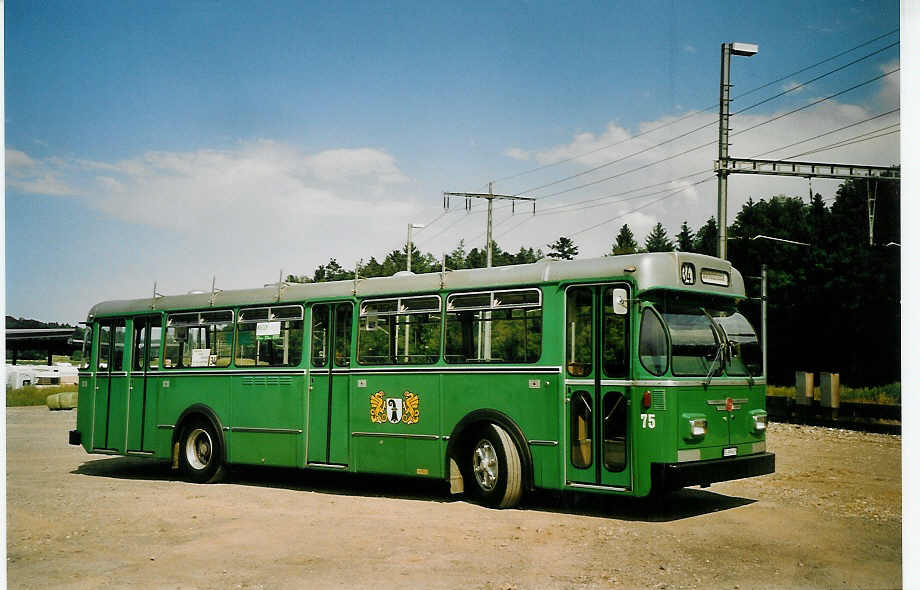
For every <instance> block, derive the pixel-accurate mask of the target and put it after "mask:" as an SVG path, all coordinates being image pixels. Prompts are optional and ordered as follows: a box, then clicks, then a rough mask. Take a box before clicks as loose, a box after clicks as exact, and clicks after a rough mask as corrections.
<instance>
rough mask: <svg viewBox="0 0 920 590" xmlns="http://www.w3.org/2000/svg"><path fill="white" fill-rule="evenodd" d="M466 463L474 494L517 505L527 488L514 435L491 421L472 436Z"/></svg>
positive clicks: (504, 504)
mask: <svg viewBox="0 0 920 590" xmlns="http://www.w3.org/2000/svg"><path fill="white" fill-rule="evenodd" d="M470 440H471V443H472V444H471V445H470V446H469V447H468V449H469V450H468V452H467V457H468V461H467V464H466V479H467V481H468V482H469V483H468V484H466V485H465V486H464V487H466V488H467V489H468V490H469V491H470V494H471V495H472V496H473V497H474V498H476V499H477V500H479V501H480V502H482V503H483V504H487V505H489V506H495V507H497V508H512V507H514V506H517V504H518V502H519V501H520V500H521V495H522V494H523V491H524V481H523V475H522V470H521V455H520V453H518V450H517V447H516V446H515V444H514V441H512V440H511V436H510V435H509V434H508V433H507V432H505V430H504V429H502V428H501V427H499V426H496V425H495V424H489V425H487V426H484V427H483V428H481V429H480V430H478V431H477V432H476V433H475V434H474V436H472V437H471V439H470Z"/></svg>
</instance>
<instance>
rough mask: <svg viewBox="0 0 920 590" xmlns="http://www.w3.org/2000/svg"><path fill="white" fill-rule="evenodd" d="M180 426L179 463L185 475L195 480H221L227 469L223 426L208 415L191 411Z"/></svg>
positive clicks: (195, 481) (207, 481)
mask: <svg viewBox="0 0 920 590" xmlns="http://www.w3.org/2000/svg"><path fill="white" fill-rule="evenodd" d="M177 430H178V432H179V436H178V437H177V438H176V440H175V444H176V445H177V450H178V464H179V470H180V472H181V473H182V474H183V475H184V476H185V478H186V479H188V480H189V481H191V482H194V483H214V482H217V481H220V480H221V479H222V477H223V475H224V472H225V469H226V468H225V466H224V440H223V437H222V436H221V431H220V429H218V428H216V427H215V426H214V423H213V422H212V421H211V420H209V419H207V418H206V417H204V416H201V415H192V416H189V417H188V418H187V419H185V420H183V422H182V425H181V427H180V428H179V429H177Z"/></svg>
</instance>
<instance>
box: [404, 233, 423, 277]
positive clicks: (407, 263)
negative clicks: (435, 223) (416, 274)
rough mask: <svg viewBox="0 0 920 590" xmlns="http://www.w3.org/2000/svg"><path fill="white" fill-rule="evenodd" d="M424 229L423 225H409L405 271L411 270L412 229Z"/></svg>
mask: <svg viewBox="0 0 920 590" xmlns="http://www.w3.org/2000/svg"><path fill="white" fill-rule="evenodd" d="M424 227H425V224H423V223H410V224H409V237H408V238H406V270H408V271H411V270H412V230H413V229H422V228H424Z"/></svg>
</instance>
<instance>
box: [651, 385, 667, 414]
mask: <svg viewBox="0 0 920 590" xmlns="http://www.w3.org/2000/svg"><path fill="white" fill-rule="evenodd" d="M664 399H665V397H664V389H653V390H652V407H651V409H653V410H656V411H660V410H667V409H668V408H667V406H665V403H664Z"/></svg>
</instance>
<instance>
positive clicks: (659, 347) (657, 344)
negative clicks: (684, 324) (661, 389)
mask: <svg viewBox="0 0 920 590" xmlns="http://www.w3.org/2000/svg"><path fill="white" fill-rule="evenodd" d="M639 360H640V361H642V366H643V367H645V369H646V370H647V371H648V372H649V373H651V374H652V375H657V376H661V375H664V372H665V371H666V370H667V368H668V338H667V336H666V335H665V332H664V326H663V325H662V324H661V318H659V317H658V314H656V313H655V312H654V311H652V309H651V308H649V307H646V308H645V309H643V310H642V326H641V327H640V328H639Z"/></svg>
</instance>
